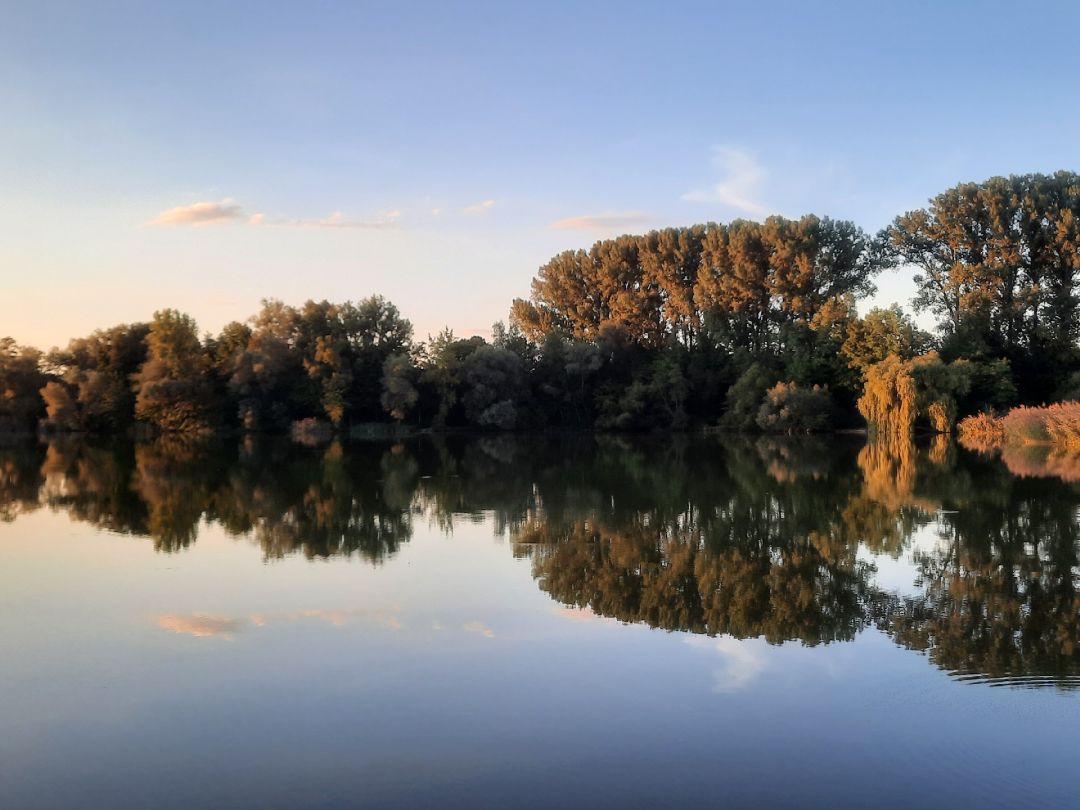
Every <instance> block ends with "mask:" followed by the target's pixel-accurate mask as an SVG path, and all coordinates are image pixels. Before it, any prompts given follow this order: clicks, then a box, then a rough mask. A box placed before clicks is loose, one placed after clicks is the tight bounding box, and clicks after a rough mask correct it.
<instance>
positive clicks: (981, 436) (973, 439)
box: [957, 402, 1080, 451]
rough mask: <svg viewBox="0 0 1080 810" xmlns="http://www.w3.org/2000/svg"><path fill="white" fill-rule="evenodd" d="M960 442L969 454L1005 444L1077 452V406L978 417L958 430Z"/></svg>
mask: <svg viewBox="0 0 1080 810" xmlns="http://www.w3.org/2000/svg"><path fill="white" fill-rule="evenodd" d="M957 427H958V429H959V431H960V441H961V443H962V444H963V445H964V446H965V447H968V448H970V449H972V450H982V451H989V450H993V449H997V448H1000V447H1002V446H1004V445H1006V444H1046V445H1052V446H1054V447H1057V448H1061V449H1065V450H1080V402H1058V403H1056V404H1054V405H1046V406H1043V407H1041V408H1032V407H1027V406H1022V407H1019V408H1013V409H1012V410H1011V411H1009V412H1008V413H1007V414H1005V415H1004V416H1002V417H994V416H992V415H990V414H986V413H981V414H977V415H975V416H969V417H967V418H966V419H964V420H962V421H961V422H960V424H959V425H958V426H957Z"/></svg>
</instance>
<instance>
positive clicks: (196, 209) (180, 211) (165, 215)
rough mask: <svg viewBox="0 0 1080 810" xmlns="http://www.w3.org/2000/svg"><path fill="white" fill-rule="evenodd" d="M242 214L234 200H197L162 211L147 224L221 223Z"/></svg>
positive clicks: (231, 220)
mask: <svg viewBox="0 0 1080 810" xmlns="http://www.w3.org/2000/svg"><path fill="white" fill-rule="evenodd" d="M243 215H244V212H243V210H242V209H241V208H240V206H239V205H238V204H237V202H236V201H235V200H229V199H226V200H222V201H221V202H197V203H192V204H191V205H180V206H177V207H176V208H170V209H169V210H168V211H162V212H161V213H160V214H158V215H157V216H156V217H154V218H153V219H152V220H150V221H149V222H148V223H146V224H147V225H192V226H196V227H198V226H201V225H223V224H224V223H226V222H235V221H236V220H238V219H240V218H241V217H242V216H243Z"/></svg>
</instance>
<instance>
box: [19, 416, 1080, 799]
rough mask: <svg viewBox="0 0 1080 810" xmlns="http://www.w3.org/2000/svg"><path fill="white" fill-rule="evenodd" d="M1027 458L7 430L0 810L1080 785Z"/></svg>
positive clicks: (1065, 614)
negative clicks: (40, 439) (35, 435)
mask: <svg viewBox="0 0 1080 810" xmlns="http://www.w3.org/2000/svg"><path fill="white" fill-rule="evenodd" d="M1010 466H1012V467H1013V469H1017V468H1016V465H1008V466H1007V465H1006V463H1003V462H1002V461H1001V460H997V459H989V458H984V457H980V456H976V455H973V454H970V453H967V452H965V451H963V450H958V449H956V448H954V447H951V446H949V445H947V444H942V443H939V444H935V445H930V446H920V447H915V446H911V445H902V446H893V447H886V446H881V445H865V446H864V445H863V444H862V443H861V442H858V441H851V442H848V441H839V440H835V439H833V440H829V441H827V442H821V441H803V442H778V441H770V440H757V441H754V440H732V439H727V440H723V441H721V440H716V439H702V438H698V439H687V438H681V439H676V440H674V441H672V440H629V439H619V438H591V437H589V438H585V437H574V438H554V439H543V440H541V439H527V438H517V439H512V438H505V437H499V438H473V439H453V438H448V439H445V440H429V439H425V440H418V441H415V442H412V441H411V442H407V443H405V444H399V445H389V444H386V445H380V444H353V445H349V446H342V445H340V444H332V445H330V446H323V447H317V448H304V447H297V446H294V445H288V444H283V443H275V442H268V441H246V442H242V443H240V444H239V445H238V446H237V445H234V444H229V445H196V444H189V443H183V442H175V441H172V442H165V441H162V442H157V443H152V444H141V445H135V446H119V447H114V446H95V445H92V444H80V443H76V442H70V443H69V442H62V443H56V444H52V445H33V446H28V447H8V448H0V519H2V522H0V650H2V654H0V655H2V657H0V807H3V808H32V807H33V808H36V807H40V808H65V807H177V808H202V807H213V808H220V807H234V806H235V807H252V808H270V807H297V806H304V807H346V806H349V807H352V806H401V807H404V806H416V805H437V806H444V807H450V806H460V807H473V806H514V807H528V806H562V807H570V806H588V807H597V806H600V807H604V806H611V807H615V806H618V807H626V806H661V805H666V806H684V805H690V804H694V805H696V806H725V805H726V806H792V807H796V806H798V807H803V806H808V805H827V806H830V807H911V806H970V807H987V806H995V807H1018V806H1032V807H1051V806H1054V807H1076V806H1078V803H1080V770H1078V768H1077V754H1078V752H1080V694H1078V692H1077V691H1076V689H1077V687H1078V686H1080V646H1078V641H1080V592H1078V589H1077V588H1078V585H1080V566H1078V559H1080V556H1078V555H1080V517H1078V515H1080V513H1078V507H1080V485H1077V484H1074V483H1069V482H1067V481H1066V480H1063V478H1062V477H1060V476H1058V477H1054V476H1047V475H1043V476H1033V475H1030V474H1028V475H1023V476H1021V475H1017V474H1014V472H1011V471H1010ZM1019 471H1022V472H1026V473H1030V472H1032V470H1031V469H1024V470H1019ZM1035 471H1036V472H1038V471H1039V470H1035ZM1043 471H1045V470H1043ZM1066 477H1068V476H1066Z"/></svg>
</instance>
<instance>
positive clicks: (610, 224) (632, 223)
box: [550, 211, 652, 231]
mask: <svg viewBox="0 0 1080 810" xmlns="http://www.w3.org/2000/svg"><path fill="white" fill-rule="evenodd" d="M651 221H652V217H650V216H649V215H648V214H643V213H642V212H641V211H625V212H622V213H610V214H591V215H588V216H582V217H567V218H566V219H560V220H557V221H556V222H552V223H551V226H550V227H551V228H552V229H554V230H556V231H617V230H630V229H633V228H642V227H644V226H645V225H647V224H648V223H649V222H651Z"/></svg>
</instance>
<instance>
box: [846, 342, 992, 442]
mask: <svg viewBox="0 0 1080 810" xmlns="http://www.w3.org/2000/svg"><path fill="white" fill-rule="evenodd" d="M864 381H865V385H864V388H863V394H862V396H861V397H859V401H858V408H859V413H861V414H862V415H863V417H864V418H865V419H866V421H867V423H868V424H869V425H870V428H871V429H872V430H873V431H874V432H876V433H879V434H886V435H895V436H907V435H909V434H910V433H911V431H912V429H913V428H914V427H915V424H916V422H917V421H918V420H922V421H923V422H924V423H925V424H926V426H927V427H929V428H930V429H931V430H933V431H935V432H937V433H948V432H950V431H951V430H952V429H953V425H954V424H955V422H956V401H957V399H958V398H959V397H962V396H963V395H964V394H966V393H967V391H968V389H969V388H970V386H971V375H970V364H968V363H967V362H965V361H962V360H961V361H956V362H954V363H944V362H942V360H941V358H940V357H939V356H938V354H937V352H928V353H927V354H924V355H922V356H920V357H915V358H912V359H910V360H904V359H902V358H900V357H899V356H897V355H895V354H890V355H889V356H888V357H886V358H885V359H884V360H882V361H881V362H880V363H875V364H873V365H871V366H869V367H868V368H867V369H866V371H865V373H864Z"/></svg>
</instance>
